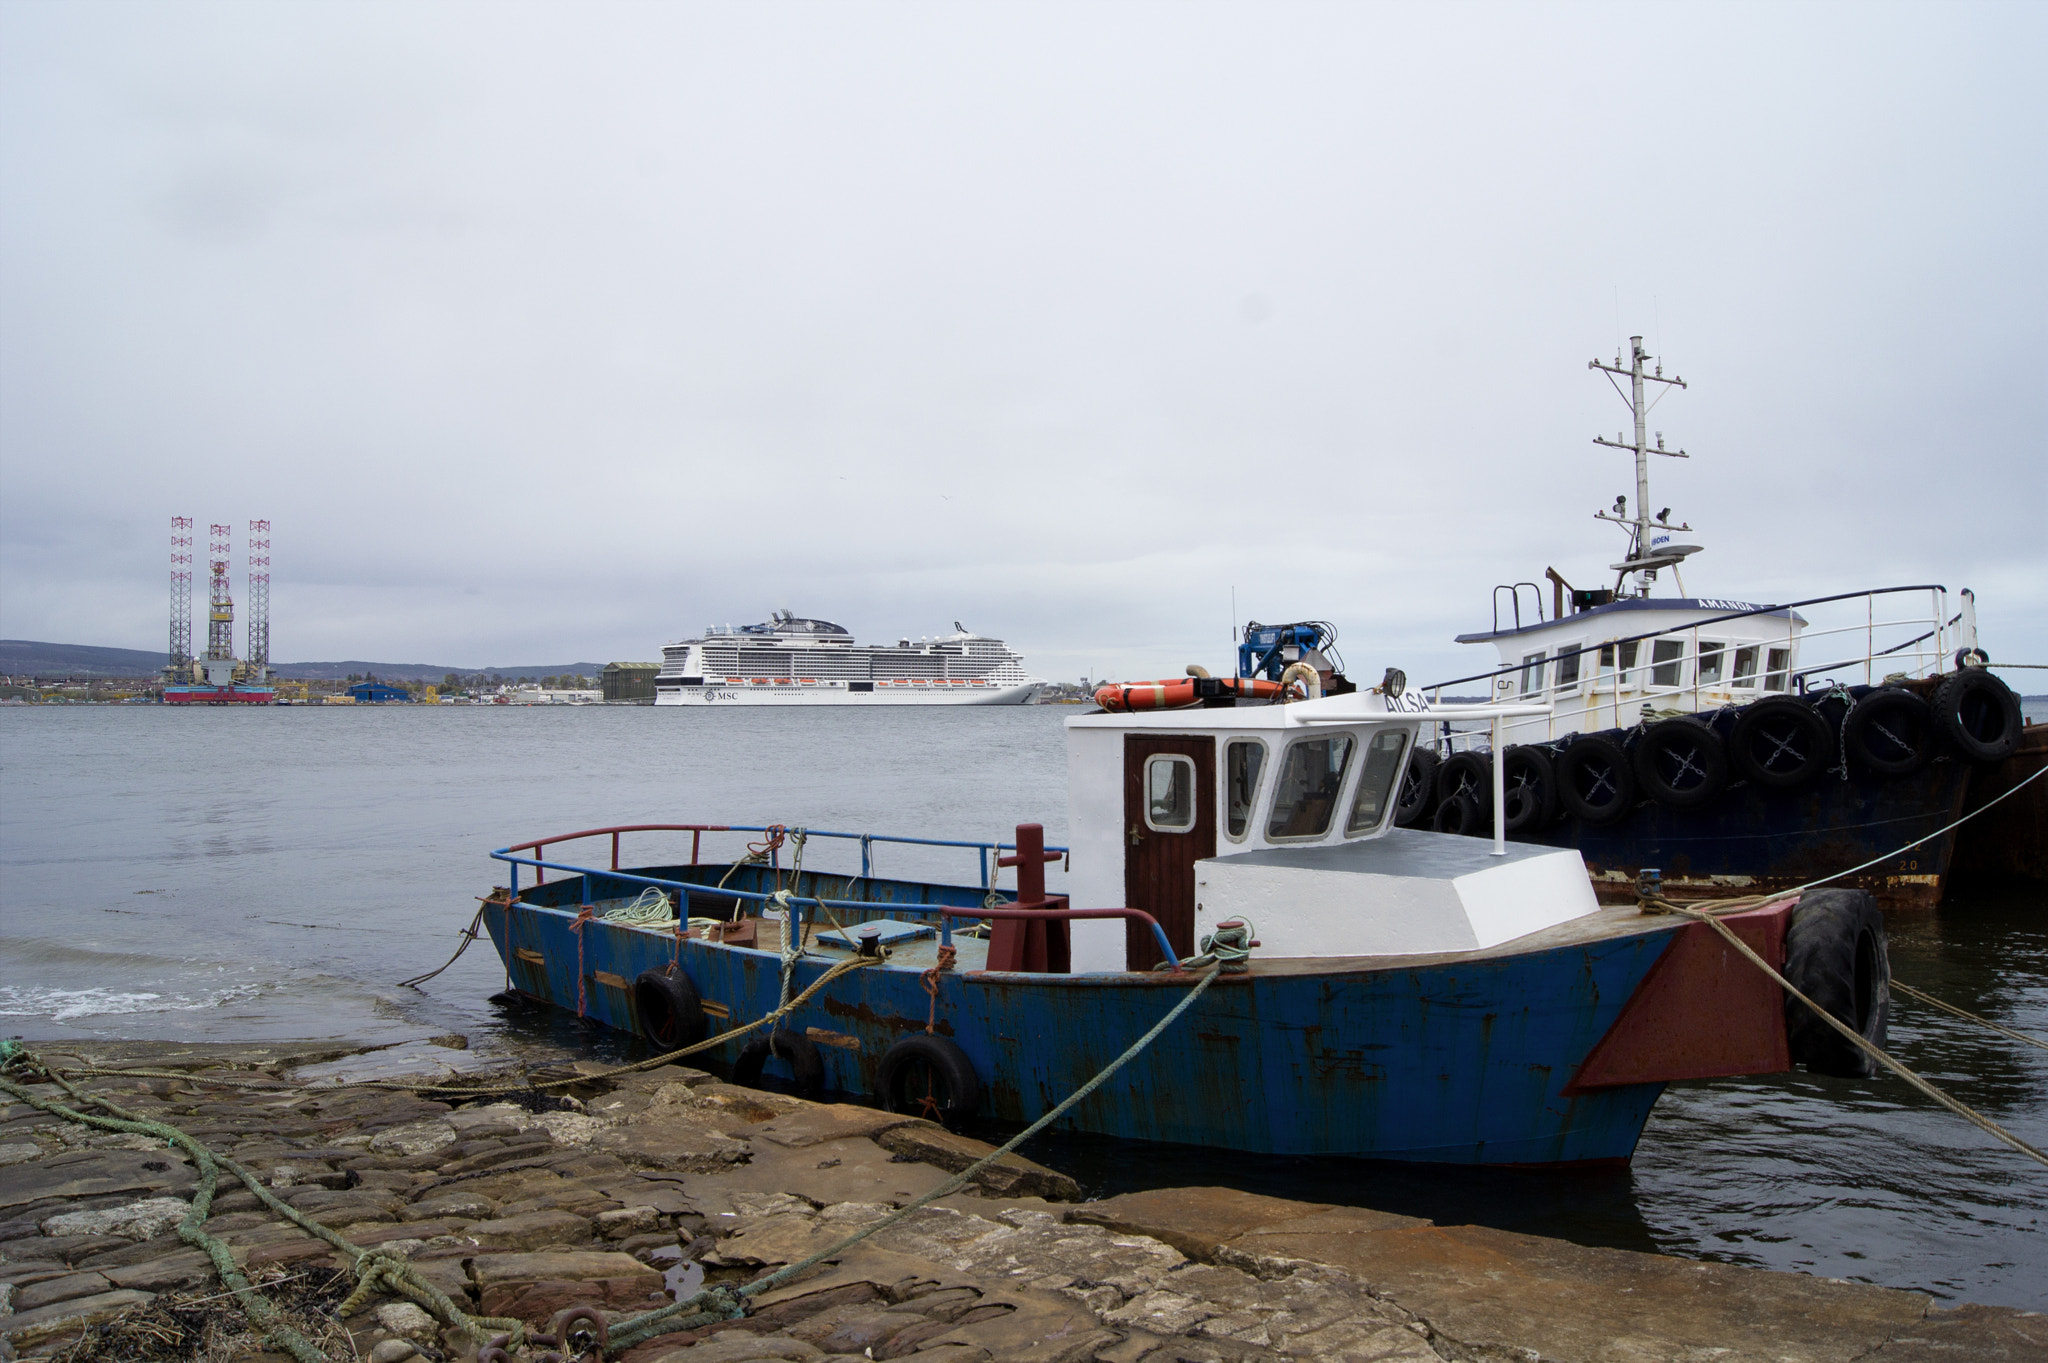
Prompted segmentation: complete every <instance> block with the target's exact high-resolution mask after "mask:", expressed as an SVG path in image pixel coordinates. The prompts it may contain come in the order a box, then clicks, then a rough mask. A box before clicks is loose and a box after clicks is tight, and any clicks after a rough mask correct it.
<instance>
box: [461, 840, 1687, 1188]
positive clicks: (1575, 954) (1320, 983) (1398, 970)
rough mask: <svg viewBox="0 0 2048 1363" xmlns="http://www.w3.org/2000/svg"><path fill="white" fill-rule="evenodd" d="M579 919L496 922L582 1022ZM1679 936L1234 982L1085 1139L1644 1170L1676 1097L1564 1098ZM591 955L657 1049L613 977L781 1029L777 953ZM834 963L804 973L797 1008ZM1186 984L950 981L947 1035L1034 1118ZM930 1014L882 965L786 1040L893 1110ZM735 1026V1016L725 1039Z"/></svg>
mask: <svg viewBox="0 0 2048 1363" xmlns="http://www.w3.org/2000/svg"><path fill="white" fill-rule="evenodd" d="M600 880H601V878H600ZM563 888H564V890H566V889H568V888H569V885H567V884H565V885H564V887H563ZM934 888H935V889H937V890H941V891H944V892H947V893H953V892H955V891H953V890H952V887H934ZM548 889H549V890H551V891H553V890H555V889H556V886H555V885H554V884H550V885H549V887H548ZM957 892H958V893H963V894H965V893H978V892H972V891H966V890H960V891H957ZM565 902H566V901H565ZM574 919H575V914H574V912H573V910H572V909H571V908H568V907H564V908H540V907H534V906H531V905H527V904H520V905H516V906H514V907H512V908H511V909H509V910H507V909H505V908H503V907H501V906H497V905H492V906H488V907H487V909H486V913H485V923H486V926H487V927H488V929H489V931H490V934H491V937H492V940H493V941H494V942H495V943H496V944H497V947H498V950H499V954H500V955H501V956H503V957H504V958H505V960H506V963H507V969H508V972H509V974H510V978H511V980H512V983H513V984H514V985H515V987H517V988H518V989H520V990H521V991H522V992H524V993H526V994H530V995H533V996H534V997H537V998H540V999H544V1000H547V1001H548V1002H551V1003H553V1004H556V1005H558V1006H561V1007H565V1008H569V1009H572V1010H573V1009H575V1008H576V1007H577V1003H578V988H577V984H578V981H577V971H578V961H579V956H578V945H579V944H578V940H577V938H578V933H577V932H576V931H574V930H573V929H572V927H571V924H572V923H573V921H574ZM1678 927H1679V925H1678V924H1676V923H1674V924H1672V925H1671V926H1670V927H1668V928H1667V927H1662V926H1659V927H1655V928H1651V929H1649V930H1646V931H1642V932H1632V933H1629V934H1626V935H1616V936H1607V937H1600V938H1596V939H1594V940H1589V941H1584V942H1577V943H1574V944H1571V945H1568V946H1558V947H1553V948H1550V949H1545V950H1532V951H1528V952H1523V953H1516V954H1506V955H1496V956H1487V957H1459V958H1455V959H1451V960H1448V961H1435V962H1428V961H1424V962H1418V963H1414V964H1409V963H1404V962H1400V961H1398V960H1395V961H1390V960H1387V959H1386V958H1380V959H1378V960H1376V961H1373V962H1371V963H1370V964H1363V963H1349V964H1347V963H1345V962H1342V961H1332V962H1330V963H1328V964H1329V968H1328V969H1319V970H1316V971H1313V972H1306V971H1302V970H1301V969H1299V968H1298V965H1297V966H1296V967H1294V968H1287V967H1282V968H1269V967H1267V966H1266V965H1263V964H1255V965H1254V969H1253V971H1252V973H1251V974H1249V975H1245V976H1231V977H1225V978H1224V979H1222V980H1219V981H1218V982H1217V983H1216V985H1215V986H1213V987H1212V988H1211V989H1210V990H1209V991H1208V993H1207V994H1205V995H1204V996H1203V998H1202V999H1201V1000H1200V1001H1199V1002H1198V1003H1197V1004H1196V1005H1195V1007H1194V1008H1193V1009H1192V1010H1191V1011H1190V1013H1189V1014H1188V1016H1186V1017H1185V1018H1183V1019H1182V1020H1181V1021H1180V1023H1179V1024H1178V1025H1177V1026H1176V1027H1174V1028H1173V1029H1171V1030H1170V1031H1169V1032H1167V1033H1166V1034H1165V1035H1163V1036H1161V1037H1160V1038H1159V1040H1158V1041H1156V1042H1155V1043H1154V1044H1153V1045H1152V1047H1151V1048H1150V1049H1149V1050H1147V1051H1146V1052H1145V1053H1144V1054H1142V1055H1140V1056H1139V1057H1138V1058H1137V1059H1136V1060H1134V1061H1133V1062H1132V1063H1131V1064H1130V1065H1129V1066H1128V1067H1126V1068H1125V1069H1124V1070H1123V1071H1121V1072H1120V1073H1119V1074H1118V1075H1117V1076H1116V1078H1115V1079H1113V1080H1112V1081H1111V1082H1110V1083H1109V1084H1107V1085H1105V1086H1104V1088H1103V1089H1101V1090H1099V1091H1098V1092H1097V1093H1095V1094H1094V1095H1092V1096H1091V1097H1089V1098H1088V1099H1087V1100H1086V1101H1085V1102H1084V1103H1082V1104H1081V1105H1080V1106H1079V1107H1078V1108H1076V1109H1075V1111H1074V1114H1073V1117H1072V1121H1073V1124H1074V1125H1075V1126H1077V1127H1079V1128H1081V1129H1084V1130H1089V1131H1096V1132H1102V1133H1105V1134H1109V1135H1114V1136H1121V1137H1128V1138H1135V1139H1143V1140H1154V1141H1173V1142H1183V1143H1190V1144H1200V1145H1209V1146H1218V1147H1223V1148H1230V1149H1238V1150H1246V1151H1254V1152H1262V1153H1271V1154H1288V1155H1294V1154H1301V1155H1322V1154H1340V1155H1355V1156H1366V1157H1373V1158H1380V1159H1404V1160H1428V1161H1437V1162H1449V1163H1473V1164H1557V1163H1580V1162H1587V1161H1614V1160H1626V1159H1627V1158H1628V1157H1629V1155H1630V1154H1631V1153H1632V1152H1633V1150H1634V1148H1635V1143H1636V1140H1637V1137H1638V1136H1639V1135H1640V1133H1641V1131H1642V1126H1643V1122H1644V1121H1645V1119H1646V1118H1647V1117H1648V1115H1649V1111H1650V1106H1651V1104H1652V1103H1654V1102H1655V1101H1656V1097H1657V1094H1658V1093H1659V1092H1660V1091H1661V1089H1662V1085H1661V1084H1659V1083H1640V1084H1631V1085H1625V1086H1617V1087H1610V1088H1603V1089H1600V1090H1598V1091H1596V1092H1586V1093H1579V1094H1576V1095H1574V1094H1567V1093H1566V1092H1565V1091H1564V1086H1565V1083H1566V1081H1567V1080H1568V1078H1569V1077H1570V1076H1572V1075H1573V1074H1575V1073H1576V1072H1577V1071H1578V1070H1579V1068H1580V1066H1581V1065H1582V1063H1583V1062H1584V1061H1585V1059H1586V1057H1587V1056H1588V1055H1589V1053H1591V1052H1592V1050H1593V1048H1594V1047H1595V1046H1596V1045H1597V1044H1598V1043H1599V1042H1600V1040H1601V1038H1602V1037H1604V1036H1605V1035H1606V1034H1607V1032H1608V1031H1609V1029H1610V1028H1611V1026H1612V1025H1613V1023H1614V1021H1615V1019H1616V1018H1617V1016H1619V1014H1620V1012H1621V1010H1622V1007H1623V1005H1624V1003H1625V1001H1626V1000H1628V999H1629V998H1630V996H1631V995H1632V994H1633V993H1634V992H1635V990H1636V987H1637V986H1638V985H1639V984H1640V983H1641V981H1642V980H1643V978H1644V977H1645V975H1646V974H1647V973H1648V972H1649V970H1650V968H1651V967H1652V965H1653V964H1654V963H1655V962H1656V961H1657V959H1658V958H1659V957H1660V956H1661V955H1662V953H1663V952H1664V951H1665V949H1666V947H1667V946H1668V944H1669V943H1670V942H1671V940H1672V938H1673V933H1674V932H1675V931H1676V930H1677V928H1678ZM581 939H582V940H581V951H582V954H581V958H580V959H581V969H582V974H583V977H584V978H583V981H582V986H583V987H582V1003H583V1009H584V1011H585V1012H586V1013H587V1015H588V1016H590V1017H592V1018H594V1019H596V1020H597V1021H600V1022H603V1023H606V1024H607V1025H610V1026H613V1027H617V1028H620V1029H623V1030H629V1031H638V1030H639V1028H638V1026H637V1020H636V1019H635V1017H634V1016H633V1006H632V998H631V990H630V989H614V988H610V987H602V986H599V985H598V984H597V983H596V982H595V972H596V971H598V970H600V969H601V970H603V971H605V972H607V973H608V974H611V975H613V976H615V977H618V978H623V979H625V980H627V981H630V980H632V979H633V978H634V977H635V976H637V975H638V974H639V973H640V972H641V971H642V970H646V969H650V968H659V967H662V966H665V965H667V964H668V962H669V960H670V959H671V955H672V953H674V954H675V955H676V959H677V960H678V961H679V963H680V965H681V967H682V969H683V970H684V971H685V972H687V973H688V975H689V976H690V978H691V980H692V981H693V982H694V983H695V984H696V986H697V989H698V991H699V992H700V993H701V994H702V996H703V997H704V999H705V1000H706V1001H707V1002H713V1003H719V1004H724V1005H726V1006H727V1008H728V1009H729V1012H730V1016H731V1018H732V1019H733V1020H734V1021H744V1020H746V1019H749V1018H755V1017H760V1016H761V1015H763V1014H764V1013H767V1012H769V1011H772V1010H773V1009H774V1007H775V1006H776V1003H777V1001H778V998H779V996H780V988H781V982H780V975H779V969H780V966H779V962H778V959H777V957H776V956H775V955H774V954H773V953H772V952H762V951H753V950H748V949H744V948H735V947H725V946H716V945H710V944H707V943H704V942H701V941H697V940H690V941H685V942H682V943H680V944H678V943H676V941H675V939H674V938H673V937H672V936H670V935H667V934H662V933H656V932H649V931H642V930H635V929H631V928H626V927H621V926H618V925H614V924H609V923H606V922H604V921H602V920H597V921H592V922H588V923H586V924H585V926H584V927H583V928H582V930H581ZM534 953H537V954H538V955H539V956H540V958H541V963H540V964H536V963H535V962H534V961H533V959H532V954H534ZM827 964H828V963H827V962H825V961H822V960H820V959H818V958H815V957H810V958H805V959H804V960H802V961H800V962H799V963H798V965H797V967H796V971H795V979H794V981H793V985H792V988H793V989H801V988H802V987H803V986H804V985H805V984H807V983H809V982H810V981H811V980H814V979H815V978H816V977H817V976H818V975H819V974H820V973H822V972H823V970H824V969H825V968H826V965H827ZM1187 979H1188V977H1186V976H1181V977H1178V978H1176V977H1172V976H1165V975H1148V974H1112V975H1078V976H1065V975H1029V974H1008V973H992V972H976V973H970V974H959V973H948V974H945V975H943V976H941V977H940V980H939V998H938V1002H937V1007H936V1017H937V1026H938V1029H939V1030H940V1031H941V1032H942V1033H946V1034H950V1035H951V1037H952V1038H953V1039H954V1040H955V1041H956V1042H957V1043H958V1044H959V1046H960V1047H961V1048H962V1050H963V1051H965V1052H966V1054H967V1056H968V1058H969V1059H970V1060H971V1061H972V1062H973V1064H974V1066H975V1068H976V1070H977V1071H978V1072H979V1073H980V1074H981V1076H982V1078H983V1081H984V1085H985V1089H986V1092H987V1095H988V1097H987V1099H986V1107H985V1112H986V1115H989V1116H992V1117H995V1118H997V1119H1000V1120H1004V1121H1010V1122H1026V1121H1030V1120H1032V1119H1033V1118H1036V1117H1038V1116H1040V1115H1042V1114H1043V1113H1044V1112H1046V1111H1047V1110H1048V1109H1050V1108H1051V1107H1053V1106H1054V1105H1055V1104H1057V1103H1058V1102H1060V1101H1061V1100H1062V1099H1064V1098H1065V1097H1066V1096H1067V1095H1068V1094H1070V1093H1072V1092H1073V1091H1074V1090H1075V1089H1077V1088H1079V1087H1080V1086H1081V1085H1082V1084H1084V1083H1086V1082H1087V1081H1088V1080H1089V1079H1090V1078H1092V1077H1093V1076H1094V1075H1095V1074H1097V1073H1098V1072H1099V1071H1100V1070H1101V1069H1103V1068H1104V1067H1105V1066H1107V1065H1108V1064H1109V1063H1110V1062H1111V1061H1112V1060H1114V1059H1115V1058H1116V1057H1117V1056H1118V1055H1119V1054H1121V1053H1122V1052H1123V1050H1124V1048H1125V1047H1127V1046H1128V1045H1129V1044H1130V1043H1131V1042H1132V1041H1133V1040H1135V1039H1136V1038H1137V1037H1138V1036H1139V1035H1140V1034H1142V1033H1143V1032H1144V1031H1145V1030H1146V1029H1147V1028H1148V1027H1150V1026H1151V1025H1152V1024H1153V1023H1154V1022H1155V1021H1157V1020H1158V1018H1159V1016H1160V1014H1162V1013H1163V1012H1164V1011H1165V1010H1166V1009H1167V1008H1169V1007H1171V1006H1172V1004H1173V1003H1174V1002H1175V1001H1176V999H1177V998H1178V997H1179V994H1180V992H1181V991H1182V990H1184V989H1185V988H1187ZM930 1006H931V1005H930V1000H929V998H928V997H927V995H926V994H925V991H924V989H923V987H922V985H921V984H920V980H919V974H918V972H917V971H915V970H908V969H895V968H889V967H878V968H874V969H870V970H863V971H858V972H855V973H854V974H852V975H850V976H848V977H845V978H843V979H841V980H838V981H835V982H834V983H833V984H832V985H831V986H830V987H829V988H828V989H827V991H826V992H824V993H822V994H821V995H819V996H818V997H817V998H816V999H815V1000H813V1002H812V1004H811V1005H809V1006H807V1007H806V1008H805V1009H804V1010H802V1011H801V1012H800V1013H798V1014H796V1015H793V1016H792V1017H791V1018H790V1019H788V1020H787V1021H786V1022H785V1023H784V1024H783V1025H784V1026H785V1027H788V1028H790V1029H792V1030H794V1031H796V1032H797V1033H799V1034H803V1033H804V1032H805V1031H806V1030H807V1029H809V1028H811V1027H823V1028H826V1029H828V1030H830V1031H832V1032H835V1033H838V1034H841V1035H843V1036H847V1037H850V1038H851V1039H853V1040H854V1041H856V1042H858V1047H857V1048H854V1047H847V1046H832V1047H826V1048H824V1049H823V1050H822V1051H821V1053H820V1054H821V1058H822V1060H823V1062H824V1066H825V1074H826V1082H827V1085H828V1086H829V1087H831V1088H833V1089H835V1090H838V1091H842V1092H849V1093H855V1094H866V1093H872V1092H874V1090H875V1070H876V1067H877V1066H878V1064H879V1062H880V1060H881V1057H882V1055H883V1054H884V1053H885V1052H886V1051H887V1050H888V1048H889V1047H890V1046H891V1045H892V1044H893V1043H894V1042H895V1041H897V1040H898V1039H899V1038H901V1037H902V1036H904V1035H906V1034H908V1033H910V1032H913V1031H922V1030H923V1028H924V1019H925V1017H926V1015H927V1011H928V1009H930ZM727 1025H729V1024H721V1023H720V1022H718V1021H716V1020H714V1022H713V1028H714V1034H715V1032H716V1031H718V1030H724V1029H725V1027H726V1026H727ZM735 1052H736V1046H726V1047H721V1048H718V1049H717V1050H714V1051H713V1052H710V1053H709V1057H708V1058H710V1059H713V1060H716V1061H718V1062H721V1063H727V1064H729V1063H730V1062H731V1060H732V1059H733V1055H734V1054H735Z"/></svg>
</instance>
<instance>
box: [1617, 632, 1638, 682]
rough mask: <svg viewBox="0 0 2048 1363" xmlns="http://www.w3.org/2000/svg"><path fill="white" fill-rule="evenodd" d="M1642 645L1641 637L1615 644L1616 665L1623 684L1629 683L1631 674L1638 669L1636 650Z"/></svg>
mask: <svg viewBox="0 0 2048 1363" xmlns="http://www.w3.org/2000/svg"><path fill="white" fill-rule="evenodd" d="M1642 646H1643V645H1642V641H1641V640H1640V639H1632V640H1630V641H1629V642H1628V643H1625V644H1616V645H1615V646H1614V652H1615V666H1616V669H1617V671H1618V672H1619V675H1620V677H1621V684H1622V685H1623V686H1627V685H1628V684H1629V680H1628V679H1629V674H1630V673H1631V672H1634V671H1635V670H1636V650H1638V649H1640V648H1641V647H1642Z"/></svg>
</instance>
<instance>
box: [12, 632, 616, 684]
mask: <svg viewBox="0 0 2048 1363" xmlns="http://www.w3.org/2000/svg"><path fill="white" fill-rule="evenodd" d="M168 657H169V655H168V654H164V653H150V652H147V651H146V650H143V649H139V648H98V647H95V646H94V645H91V644H48V643H41V642H38V641H36V640H34V639H0V674H5V675H7V676H12V677H148V676H153V675H155V674H156V673H158V672H161V671H162V670H163V667H164V663H165V662H166V660H167V659H168ZM271 670H272V671H274V672H276V673H277V675H278V676H280V677H288V678H291V679H293V680H296V681H323V680H325V681H334V680H338V679H340V678H342V677H348V676H362V675H365V674H371V673H374V674H375V675H376V676H379V677H383V678H386V679H388V680H391V681H428V682H438V681H440V680H441V678H443V677H445V676H447V675H448V674H449V673H450V672H453V673H456V674H457V675H459V676H464V677H474V676H476V675H478V674H479V673H481V674H484V675H486V676H488V675H490V674H491V673H494V672H495V673H496V674H498V675H499V676H501V677H553V676H559V675H561V674H562V673H564V672H572V673H577V674H580V675H582V676H585V677H595V676H597V675H598V674H599V673H601V672H603V671H604V664H603V663H537V664H521V665H519V666H517V667H455V666H452V665H443V664H440V663H376V662H367V661H363V660H360V659H352V660H348V661H344V662H337V663H278V664H275V665H274V666H273V667H272V668H271Z"/></svg>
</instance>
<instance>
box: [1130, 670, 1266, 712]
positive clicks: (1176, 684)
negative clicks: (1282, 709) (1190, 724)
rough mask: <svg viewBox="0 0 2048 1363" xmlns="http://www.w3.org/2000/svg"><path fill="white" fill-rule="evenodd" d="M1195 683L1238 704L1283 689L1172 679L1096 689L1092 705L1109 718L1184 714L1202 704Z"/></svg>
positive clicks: (1261, 682)
mask: <svg viewBox="0 0 2048 1363" xmlns="http://www.w3.org/2000/svg"><path fill="white" fill-rule="evenodd" d="M1198 682H1208V683H1209V684H1210V686H1212V687H1213V688H1214V692H1213V694H1215V695H1218V696H1235V697H1237V698H1238V699H1239V700H1272V699H1273V698H1275V697H1276V696H1278V695H1279V694H1280V692H1281V691H1282V689H1283V688H1282V686H1281V684H1280V683H1279V682H1275V681H1267V680H1266V679H1265V678H1264V677H1216V678H1209V677H1201V678H1196V677H1173V678H1170V679H1169V680H1166V681H1149V682H1111V683H1109V684H1108V685H1107V686H1101V687H1098V688H1096V691H1095V703H1096V704H1097V705H1100V706H1101V707H1102V708H1103V709H1105V710H1107V711H1109V712H1110V713H1111V714H1135V713H1137V712H1138V711H1141V710H1184V709H1186V708H1188V707H1189V706H1191V705H1199V704H1201V702H1202V699H1203V697H1202V694H1201V689H1200V687H1199V686H1198V684H1197V683H1198Z"/></svg>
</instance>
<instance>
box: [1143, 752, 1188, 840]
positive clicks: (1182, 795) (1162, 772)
mask: <svg viewBox="0 0 2048 1363" xmlns="http://www.w3.org/2000/svg"><path fill="white" fill-rule="evenodd" d="M1145 826H1146V827H1147V828H1150V829H1153V830H1155V831H1157V832H1160V833H1185V832H1187V831H1188V830H1189V829H1190V828H1193V827H1194V826H1195V764H1194V760H1193V759H1192V758H1187V757H1171V756H1161V757H1148V758H1146V759H1145Z"/></svg>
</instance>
